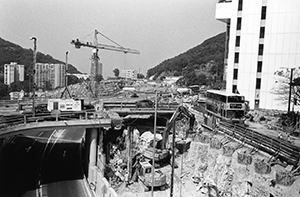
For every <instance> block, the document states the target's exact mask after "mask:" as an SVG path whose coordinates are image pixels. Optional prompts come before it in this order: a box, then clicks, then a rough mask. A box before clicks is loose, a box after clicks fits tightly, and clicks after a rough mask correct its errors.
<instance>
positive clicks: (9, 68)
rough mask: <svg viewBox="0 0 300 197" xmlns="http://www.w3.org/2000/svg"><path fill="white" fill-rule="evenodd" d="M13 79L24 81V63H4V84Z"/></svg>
mask: <svg viewBox="0 0 300 197" xmlns="http://www.w3.org/2000/svg"><path fill="white" fill-rule="evenodd" d="M15 81H24V65H19V64H17V63H16V62H11V63H10V64H5V65H4V84H6V85H10V84H11V83H13V82H15Z"/></svg>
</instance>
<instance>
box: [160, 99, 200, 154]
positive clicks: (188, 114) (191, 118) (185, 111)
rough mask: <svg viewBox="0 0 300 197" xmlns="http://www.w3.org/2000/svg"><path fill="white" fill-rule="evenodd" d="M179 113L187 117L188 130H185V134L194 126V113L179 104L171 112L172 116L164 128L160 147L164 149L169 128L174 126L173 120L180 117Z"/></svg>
mask: <svg viewBox="0 0 300 197" xmlns="http://www.w3.org/2000/svg"><path fill="white" fill-rule="evenodd" d="M181 115H183V116H185V117H186V118H188V119H189V129H188V131H187V132H186V136H185V137H187V135H188V133H189V132H190V131H192V130H193V127H194V123H195V116H194V114H192V113H191V112H190V111H189V110H188V109H187V108H186V107H185V106H183V105H181V106H179V107H178V108H177V109H176V111H175V112H174V113H173V115H172V117H171V118H170V120H169V122H168V124H167V126H166V129H165V131H164V133H163V139H162V144H161V145H162V147H161V149H163V150H164V149H166V148H167V142H168V138H169V134H170V131H171V129H172V128H173V126H174V122H175V121H176V120H177V119H178V118H179V117H181Z"/></svg>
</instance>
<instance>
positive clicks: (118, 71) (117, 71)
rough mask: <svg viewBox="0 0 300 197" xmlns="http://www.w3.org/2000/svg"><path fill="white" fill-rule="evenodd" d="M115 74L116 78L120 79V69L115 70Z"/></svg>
mask: <svg viewBox="0 0 300 197" xmlns="http://www.w3.org/2000/svg"><path fill="white" fill-rule="evenodd" d="M113 72H114V74H115V77H119V75H120V70H119V69H118V68H115V69H114V70H113Z"/></svg>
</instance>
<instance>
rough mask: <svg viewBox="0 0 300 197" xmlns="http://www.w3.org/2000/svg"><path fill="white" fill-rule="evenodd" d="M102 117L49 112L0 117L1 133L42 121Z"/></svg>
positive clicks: (91, 114) (99, 116) (87, 114)
mask: <svg viewBox="0 0 300 197" xmlns="http://www.w3.org/2000/svg"><path fill="white" fill-rule="evenodd" d="M98 118H104V117H101V115H100V113H98V112H94V111H78V112H52V113H50V112H47V113H37V114H35V116H32V114H20V115H9V116H0V131H1V130H3V129H6V128H8V127H12V126H17V125H22V124H27V123H32V122H42V121H52V122H53V121H61V120H76V119H80V120H88V119H98Z"/></svg>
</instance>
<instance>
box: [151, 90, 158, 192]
mask: <svg viewBox="0 0 300 197" xmlns="http://www.w3.org/2000/svg"><path fill="white" fill-rule="evenodd" d="M156 119H157V90H156V91H155V113H154V129H153V135H154V137H153V158H152V182H151V197H153V191H154V181H155V177H154V175H155V167H154V166H155V152H156V149H155V145H156V121H157V120H156Z"/></svg>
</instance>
